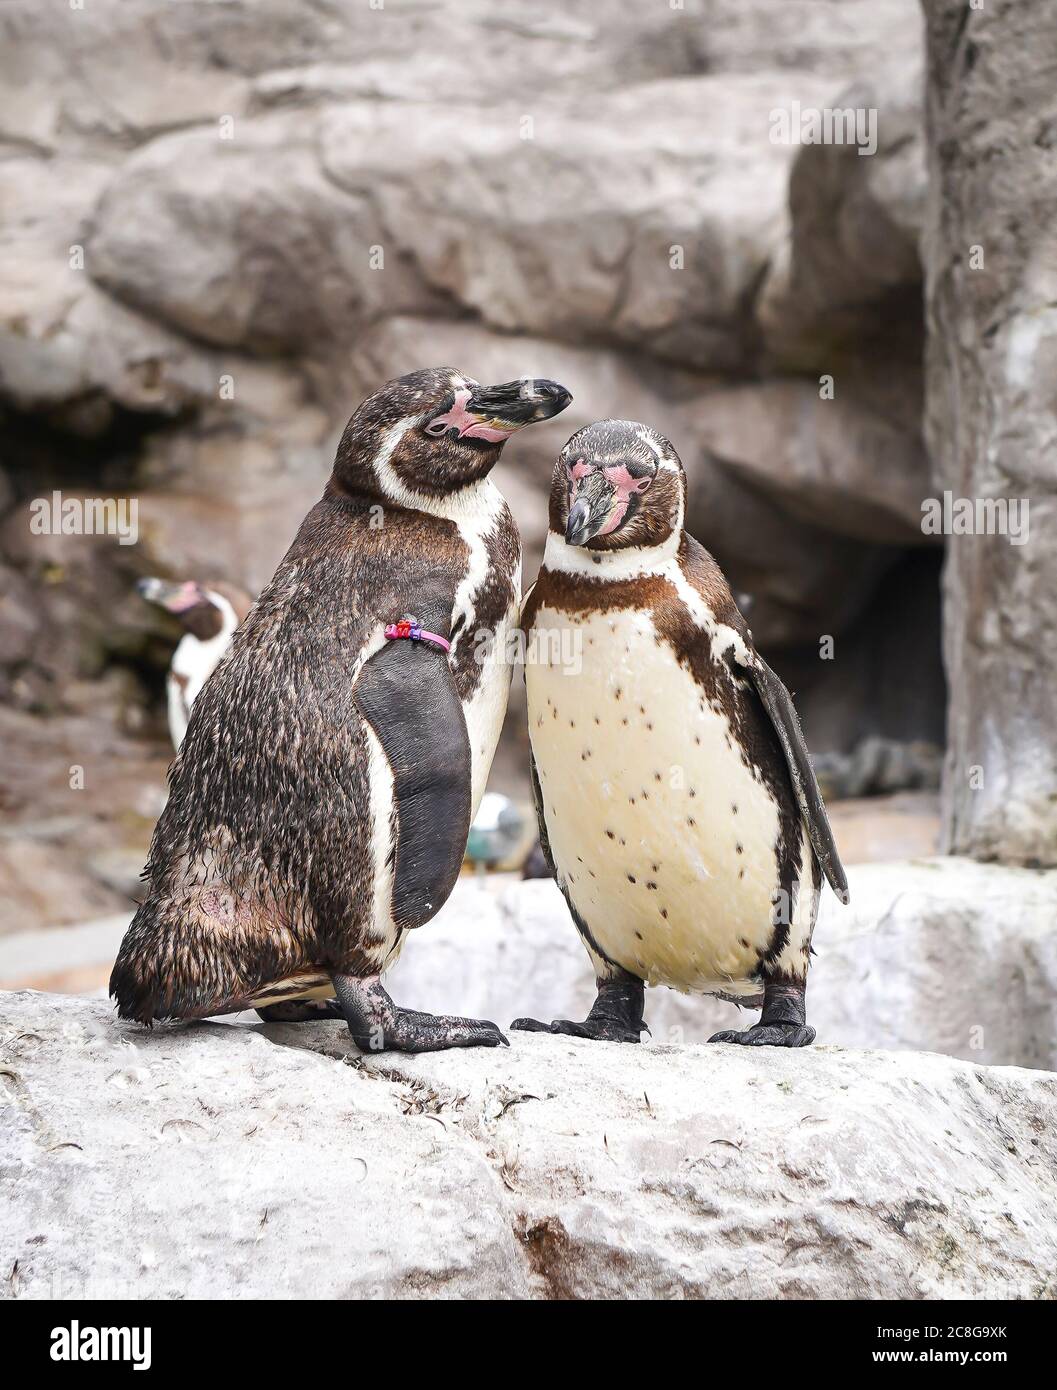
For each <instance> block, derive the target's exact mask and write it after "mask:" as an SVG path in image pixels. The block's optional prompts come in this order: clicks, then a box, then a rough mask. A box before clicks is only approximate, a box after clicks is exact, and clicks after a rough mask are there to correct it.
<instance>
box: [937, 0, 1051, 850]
mask: <svg viewBox="0 0 1057 1390" xmlns="http://www.w3.org/2000/svg"><path fill="white" fill-rule="evenodd" d="M924 9H925V18H926V29H927V38H928V116H929V140H928V151H929V179H930V182H929V213H928V225H927V234H926V239H925V248H926V264H927V268H928V318H929V327H930V338H929V351H928V361H927V371H926V379H927V398H928V412H927V419H926V428H927V437H928V441H929V446H930V452H931V454H932V458H933V463H934V483H935V492H934V496H935V497H936V498H937V501H938V500H939V499H940V498H941V497H943V496H944V494H949V497H948V500H949V502H950V504H951V506H952V508H953V506H954V505H956V504H957V505H959V506H961V507H963V508H968V509H970V510H972V511H973V513H974V516H973V520H972V522H971V525H970V526H969V528H968V529H965V527H964V524H961V525H960V526H954V525H952V526H951V528H950V529H951V531H952V533H951V534H950V535H948V539H947V566H946V571H945V583H944V652H945V659H946V665H947V671H948V675H949V678H950V693H951V701H950V712H949V726H948V750H947V765H946V774H945V777H944V802H945V807H944V835H945V845H946V847H948V848H950V849H951V850H953V851H955V852H957V853H963V854H972V855H976V856H977V857H979V858H981V859H996V858H997V859H1002V860H1005V861H1007V862H1010V863H1022V864H1045V865H1054V864H1057V791H1055V788H1057V744H1055V741H1054V737H1053V730H1054V727H1055V726H1057V549H1055V548H1054V545H1053V541H1052V535H1053V527H1054V525H1055V523H1057V481H1055V478H1057V475H1055V473H1054V467H1053V441H1054V437H1055V435H1057V398H1055V396H1054V389H1053V383H1054V377H1055V373H1057V258H1055V256H1054V253H1053V209H1054V203H1055V201H1057V160H1055V158H1054V147H1055V145H1057V86H1055V84H1054V82H1053V71H1052V62H1051V58H1052V54H1053V52H1054V46H1055V45H1057V9H1055V8H1054V6H1053V5H1052V4H1050V3H1049V0H1024V3H1022V4H1019V5H1000V6H988V7H987V8H986V9H977V8H973V7H969V8H968V9H967V8H966V7H965V6H964V5H962V4H961V3H959V2H958V0H925V3H924ZM980 504H983V507H987V508H990V509H991V511H990V514H988V512H986V511H983V510H982V507H981V505H980ZM996 506H997V507H999V508H1001V513H1002V514H1001V515H1000V516H999V517H998V519H997V520H996V517H995V511H994V509H995V508H996ZM1012 506H1016V507H1017V508H1019V509H1020V512H1021V515H1020V518H1019V523H1020V526H1021V527H1023V526H1024V525H1025V523H1027V529H1026V530H1021V533H1020V535H1019V538H1018V537H1017V536H1016V535H1015V534H1013V532H1012V530H1011V529H1010V526H1009V522H1010V520H1011V519H1012V520H1013V521H1014V522H1015V521H1016V520H1017V518H1016V517H1014V516H1011V513H1010V512H1009V508H1010V507H1012ZM1029 507H1030V511H1029V510H1028V509H1029ZM1013 529H1014V530H1015V529H1016V528H1015V527H1014V528H1013Z"/></svg>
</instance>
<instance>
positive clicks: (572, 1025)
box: [510, 970, 649, 1043]
mask: <svg viewBox="0 0 1057 1390" xmlns="http://www.w3.org/2000/svg"><path fill="white" fill-rule="evenodd" d="M643 995H644V988H643V983H642V981H641V980H639V979H636V978H635V976H634V975H629V974H628V973H627V971H625V970H622V971H620V973H619V974H618V975H616V976H614V977H611V978H609V979H604V980H599V981H598V997H597V998H596V999H595V1002H594V1004H593V1005H592V1006H591V1012H590V1013H589V1014H588V1015H587V1017H586V1018H585V1019H584V1021H583V1022H582V1023H578V1022H576V1021H575V1020H573V1019H570V1018H556V1019H555V1020H554V1022H553V1023H541V1022H540V1021H539V1019H536V1018H517V1019H515V1020H514V1022H513V1023H512V1024H511V1025H510V1026H511V1028H516V1029H517V1030H518V1032H521V1033H564V1034H566V1035H567V1036H569V1037H573V1038H591V1039H592V1040H594V1041H595V1042H625V1043H637V1042H640V1041H641V1035H642V1033H644V1032H646V1033H648V1032H649V1028H647V1026H646V1024H645V1023H644V1022H643V1018H642V1008H643Z"/></svg>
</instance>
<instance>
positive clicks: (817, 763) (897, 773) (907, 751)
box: [812, 736, 943, 798]
mask: <svg viewBox="0 0 1057 1390" xmlns="http://www.w3.org/2000/svg"><path fill="white" fill-rule="evenodd" d="M942 762H943V750H942V749H941V748H938V747H937V746H936V744H934V743H898V742H896V741H895V740H894V739H887V738H878V737H876V736H872V737H870V738H865V739H863V741H862V743H860V744H859V746H858V747H857V748H855V749H854V750H853V751H852V752H851V753H820V754H818V755H817V756H816V757H814V758H812V765H813V767H814V769H815V776H816V777H817V778H818V783H819V786H820V787H821V789H822V793H823V795H824V796H825V797H827V798H831V797H832V798H837V797H858V796H884V795H885V794H886V793H890V792H898V791H902V790H904V789H910V790H918V789H928V790H932V789H934V788H936V789H938V787H939V784H940V766H941V764H942Z"/></svg>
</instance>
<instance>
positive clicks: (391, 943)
mask: <svg viewBox="0 0 1057 1390" xmlns="http://www.w3.org/2000/svg"><path fill="white" fill-rule="evenodd" d="M570 399H571V397H570V395H569V393H568V392H567V391H566V390H565V389H564V388H563V387H561V386H558V385H556V384H555V383H554V382H549V381H539V380H536V381H533V380H529V379H525V380H524V381H520V382H511V383H508V384H506V385H503V386H496V387H491V388H483V387H481V386H480V385H478V383H477V382H475V381H472V380H471V379H470V378H468V377H464V376H462V375H460V374H459V373H458V372H454V371H451V370H448V369H437V370H430V371H419V372H412V373H411V374H409V375H408V376H404V377H400V378H399V379H397V380H396V381H391V382H389V383H388V384H387V385H386V386H384V387H382V389H381V390H380V391H378V392H376V393H375V394H374V395H373V396H371V397H369V398H368V399H367V400H366V401H364V402H363V404H362V405H361V406H360V407H359V409H358V410H357V411H356V413H355V414H354V415H353V416H352V418H351V420H350V421H349V423H348V425H347V426H346V429H345V432H344V434H343V435H342V438H341V442H340V443H339V445H338V450H337V456H336V459H335V462H334V470H333V473H332V475H331V477H330V480H329V481H328V483H327V486H326V489H325V491H324V494H323V497H322V499H321V500H320V501H319V502H318V503H317V504H316V506H315V507H314V508H313V509H312V511H311V512H309V514H308V516H307V517H306V518H305V520H304V522H303V523H302V525H301V529H300V531H299V532H298V534H297V537H296V539H295V540H294V542H293V545H292V546H291V547H290V549H289V551H288V552H287V554H286V556H285V558H284V559H283V561H282V563H281V564H280V565H279V568H278V569H277V570H276V573H275V575H274V577H273V579H272V580H271V582H270V583H269V584H268V586H267V587H266V588H265V590H264V591H263V593H262V594H261V595H260V597H259V598H258V600H257V602H256V603H255V605H254V606H253V609H252V610H251V612H250V614H249V617H248V618H247V619H246V621H245V622H244V623H243V624H242V625H241V626H240V627H239V628H238V629H237V631H236V632H235V634H234V637H233V638H232V642H231V646H230V648H229V651H228V653H227V655H226V656H225V657H224V659H223V660H222V661H221V663H220V665H219V666H218V667H217V669H216V670H215V671H214V673H213V675H212V677H211V678H210V680H209V682H208V683H207V685H206V686H205V688H204V690H203V691H202V693H201V695H200V696H199V698H198V699H197V700H196V702H195V705H194V708H193V710H192V711H191V718H190V722H189V724H188V727H187V734H186V737H185V738H184V741H183V745H182V747H181V749H180V752H179V754H178V756H177V758H176V761H175V763H174V764H173V768H172V772H171V774H170V795H169V801H168V804H167V805H166V808H165V810H164V811H163V813H162V815H161V818H160V820H159V821H158V825H157V828H156V830H155V833H154V840H153V843H152V846H151V854H150V859H149V861H148V864H147V868H146V870H145V871H144V873H145V876H146V877H147V879H148V881H149V890H148V896H147V899H146V901H145V902H144V903H143V905H142V906H141V907H140V909H139V911H138V912H137V913H136V916H135V918H134V919H133V921H132V924H131V926H130V927H129V930H128V932H127V934H126V936H125V939H124V941H123V942H122V945H121V949H120V952H119V954H118V958H117V963H116V964H115V966H114V972H113V975H112V977H111V981H110V990H111V993H112V994H113V995H114V996H115V997H116V998H117V1001H118V1009H119V1012H120V1014H121V1016H122V1017H126V1018H135V1019H139V1020H140V1021H141V1022H144V1023H151V1022H152V1021H153V1020H155V1019H178V1018H201V1017H205V1016H208V1015H211V1014H217V1013H224V1012H230V1011H234V1010H238V1009H244V1008H246V1007H250V1006H252V1007H257V1008H260V1009H262V1010H263V1011H264V1013H265V1016H266V1017H268V1018H290V1019H301V1018H306V1017H313V1016H319V1014H320V1013H321V1012H324V1013H335V1014H340V1015H341V1016H343V1017H344V1018H345V1019H346V1021H347V1023H348V1026H349V1029H350V1031H351V1033H352V1036H353V1038H354V1039H355V1041H356V1042H357V1043H358V1044H359V1045H360V1046H361V1047H364V1048H368V1047H369V1048H372V1049H376V1050H377V1049H383V1048H396V1049H400V1050H404V1051H413V1052H421V1051H428V1050H433V1049H437V1048H445V1047H457V1046H474V1045H484V1046H495V1045H496V1044H497V1043H500V1042H504V1041H505V1039H504V1038H503V1036H502V1034H501V1033H500V1032H499V1030H498V1028H496V1026H495V1024H493V1023H489V1022H481V1021H477V1020H474V1019H461V1018H445V1017H434V1016H432V1015H429V1014H422V1013H416V1012H414V1011H411V1010H406V1009H400V1008H398V1007H397V1006H396V1005H395V1004H394V1003H393V1001H392V1000H391V999H390V997H389V995H388V994H387V993H386V991H385V990H384V989H383V988H382V985H381V982H380V978H379V977H380V975H381V972H382V971H383V970H384V969H385V968H386V967H387V966H388V965H390V964H391V963H392V962H393V960H394V959H395V957H396V955H397V952H398V950H399V948H400V945H401V943H402V940H403V937H404V934H405V933H406V932H407V931H408V930H410V929H411V928H413V927H418V926H421V925H422V924H423V923H425V922H428V921H429V920H430V918H431V917H433V916H434V914H435V913H436V912H437V911H438V910H439V909H440V907H441V906H442V905H443V903H444V901H445V900H446V898H447V897H448V894H449V893H450V891H451V889H452V886H453V884H454V882H455V879H456V877H457V875H458V872H459V867H460V864H461V861H462V856H463V850H464V847H465V844H466V837H467V831H468V828H469V824H470V819H471V816H472V814H473V811H474V809H475V808H476V805H477V802H478V801H479V800H480V797H481V793H482V791H483V789H484V783H485V778H486V776H487V774H488V768H489V765H490V763H491V760H492V755H493V753H494V751H495V745H496V741H497V739H498V737H499V730H500V727H501V725H502V722H503V713H504V710H505V707H506V699H507V693H508V688H509V680H510V669H511V668H510V665H509V664H508V662H507V661H506V660H505V659H504V656H503V653H504V652H505V650H506V648H507V645H508V644H507V636H508V632H509V629H510V628H512V627H514V626H516V622H517V605H518V595H519V591H520V544H519V541H518V535H517V531H516V528H515V526H514V523H513V519H512V518H511V516H510V512H509V510H508V509H507V506H506V504H505V502H504V501H503V498H502V496H501V495H500V493H499V492H498V490H497V489H496V487H495V485H494V484H493V483H492V482H491V481H490V480H489V477H488V474H489V473H490V472H491V470H492V468H493V466H494V464H495V462H496V460H497V459H498V457H499V454H500V451H501V449H502V446H503V444H504V443H505V441H506V440H507V439H508V438H509V436H510V435H511V434H513V433H514V431H515V430H517V429H519V428H521V426H523V425H526V424H529V423H530V422H531V421H534V420H543V419H547V418H549V417H550V416H552V415H555V414H557V413H558V412H559V411H560V410H562V409H564V407H565V406H566V405H567V404H568V402H569V400H570ZM482 633H486V634H489V635H490V636H491V637H492V638H493V639H494V640H492V641H487V642H484V643H482V641H481V634H482ZM334 995H336V996H337V1004H336V1005H334V1004H333V1003H329V1002H328V1003H325V1004H319V1003H312V1002H310V1001H314V1000H316V1001H318V1000H329V999H330V998H331V997H332V996H334ZM291 1001H298V1002H296V1003H292V1002H291ZM306 1001H309V1002H306ZM275 1006H277V1007H275Z"/></svg>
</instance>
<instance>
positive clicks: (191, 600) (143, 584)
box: [136, 579, 204, 613]
mask: <svg viewBox="0 0 1057 1390" xmlns="http://www.w3.org/2000/svg"><path fill="white" fill-rule="evenodd" d="M136 592H137V593H138V594H139V595H140V597H141V598H145V599H146V600H147V602H148V603H156V604H157V605H158V607H159V608H164V609H165V610H166V611H167V612H169V613H186V612H187V610H188V609H189V608H195V607H197V606H198V604H200V603H201V602H202V599H203V597H204V595H203V593H202V591H201V589H200V588H199V587H198V585H197V584H195V583H193V581H191V580H187V581H186V582H185V583H183V584H174V583H173V582H172V581H171V580H168V579H137V580H136Z"/></svg>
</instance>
